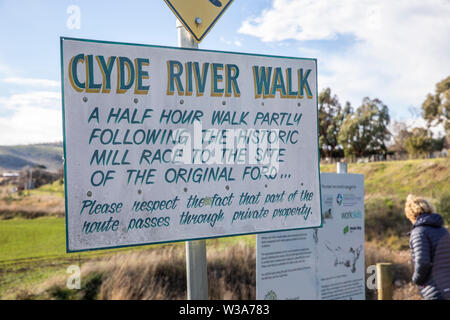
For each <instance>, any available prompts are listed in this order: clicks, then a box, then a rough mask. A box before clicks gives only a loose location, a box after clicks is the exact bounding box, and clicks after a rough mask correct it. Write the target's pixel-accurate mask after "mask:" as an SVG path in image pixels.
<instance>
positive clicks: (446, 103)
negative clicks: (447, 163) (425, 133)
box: [422, 76, 450, 145]
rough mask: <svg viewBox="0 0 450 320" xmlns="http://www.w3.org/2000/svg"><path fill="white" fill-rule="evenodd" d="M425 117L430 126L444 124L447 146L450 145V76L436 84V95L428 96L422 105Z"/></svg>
mask: <svg viewBox="0 0 450 320" xmlns="http://www.w3.org/2000/svg"><path fill="white" fill-rule="evenodd" d="M422 111H423V117H424V119H425V120H427V122H428V125H429V126H434V125H437V124H443V126H444V128H445V133H446V140H447V145H449V144H450V76H448V77H447V78H445V79H444V80H442V81H440V82H438V83H437V84H436V89H435V93H434V94H430V93H429V94H428V95H427V98H426V99H425V101H424V102H423V104H422Z"/></svg>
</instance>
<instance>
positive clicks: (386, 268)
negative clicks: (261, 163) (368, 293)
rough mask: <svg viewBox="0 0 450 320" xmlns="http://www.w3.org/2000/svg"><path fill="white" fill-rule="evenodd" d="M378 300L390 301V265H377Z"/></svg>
mask: <svg viewBox="0 0 450 320" xmlns="http://www.w3.org/2000/svg"><path fill="white" fill-rule="evenodd" d="M377 289H378V300H392V298H393V288H392V263H377Z"/></svg>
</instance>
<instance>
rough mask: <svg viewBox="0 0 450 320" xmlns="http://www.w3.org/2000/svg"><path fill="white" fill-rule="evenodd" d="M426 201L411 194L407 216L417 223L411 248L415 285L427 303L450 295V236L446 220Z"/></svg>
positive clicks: (408, 199) (406, 207)
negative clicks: (445, 225) (445, 223)
mask: <svg viewBox="0 0 450 320" xmlns="http://www.w3.org/2000/svg"><path fill="white" fill-rule="evenodd" d="M435 211H436V210H435V209H434V207H433V205H432V204H431V203H430V202H429V201H427V200H426V199H424V198H421V197H415V196H413V195H411V194H410V195H408V197H407V198H406V203H405V215H406V217H407V218H408V219H409V221H411V223H412V224H413V229H412V231H411V237H410V240H409V246H410V248H411V257H412V260H413V264H414V274H413V277H412V281H413V283H415V284H417V285H418V286H419V291H420V294H421V295H422V297H423V298H424V299H426V300H435V299H448V298H449V296H450V237H449V233H448V231H447V229H445V227H444V226H443V225H444V221H443V219H442V217H441V216H440V215H439V214H437V213H435Z"/></svg>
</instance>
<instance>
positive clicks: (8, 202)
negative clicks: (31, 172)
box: [0, 187, 65, 219]
mask: <svg viewBox="0 0 450 320" xmlns="http://www.w3.org/2000/svg"><path fill="white" fill-rule="evenodd" d="M10 189H11V188H10V187H9V188H6V187H3V188H1V190H0V219H12V218H17V217H22V218H27V219H33V218H38V217H42V216H55V217H64V212H65V207H64V198H63V197H61V195H59V194H55V193H50V192H49V193H44V192H39V191H33V192H28V191H25V192H21V193H20V194H19V193H12V192H11V191H10Z"/></svg>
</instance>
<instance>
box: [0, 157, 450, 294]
mask: <svg viewBox="0 0 450 320" xmlns="http://www.w3.org/2000/svg"><path fill="white" fill-rule="evenodd" d="M321 171H322V172H334V171H335V165H323V166H321ZM349 173H362V174H364V175H365V216H366V238H367V240H368V241H369V242H368V244H366V247H367V245H370V246H371V248H372V249H371V253H370V254H371V256H372V258H370V259H372V260H374V261H376V259H377V255H376V254H377V253H376V252H377V249H373V248H380V250H381V248H384V249H383V250H390V251H389V252H394V253H389V254H384V255H383V256H381V258H382V259H391V260H392V261H394V262H396V263H399V264H403V263H406V262H405V261H406V260H407V259H406V258H405V259H403V258H402V260H398V259H397V258H398V257H397V256H398V254H397V253H396V252H401V254H400V256H402V257H403V256H407V255H408V254H409V253H408V250H407V249H408V247H407V242H408V237H407V236H406V232H407V231H408V230H409V229H410V225H409V223H408V222H407V221H406V219H405V218H404V215H403V205H404V199H405V198H406V196H407V194H408V193H414V194H417V195H424V196H427V197H429V198H430V199H431V200H432V201H433V203H434V204H435V205H436V206H437V207H438V211H439V212H440V213H441V214H443V215H444V216H445V217H446V218H447V223H448V222H449V221H450V220H449V217H450V212H449V211H450V206H449V202H450V201H448V199H450V158H445V159H429V160H410V161H396V162H377V163H367V164H350V165H349ZM63 212H64V189H63V185H62V184H61V183H60V182H58V181H57V182H55V183H54V184H52V185H47V186H43V187H41V188H39V189H36V190H32V191H29V192H28V191H27V192H25V193H23V194H21V195H19V194H17V193H16V194H11V193H10V192H8V191H7V190H5V189H2V190H0V298H2V299H5V298H32V297H34V296H33V294H31V295H30V292H35V291H34V290H35V289H32V288H35V287H36V286H39V285H40V284H42V283H44V284H45V283H47V284H48V281H50V283H52V281H57V280H51V279H57V278H58V277H60V278H61V277H62V278H64V277H66V274H65V270H66V268H67V266H68V265H70V264H73V263H76V264H83V265H85V264H86V265H87V266H89V268H88V270H91V271H92V270H93V271H92V272H94V271H95V272H97V271H98V272H100V271H99V269H96V268H95V267H94V265H95V264H96V261H97V262H99V263H100V262H101V263H103V264H102V265H103V266H104V268H106V269H107V270H106V271H105V270H103V269H102V270H103V271H104V272H103V271H102V272H103V273H104V274H110V273H109V271H108V270H110V269H108V268H109V267H106V266H107V264H108V263H109V262H107V261H114V263H113V265H114V268H116V269H117V270H119V269H120V268H121V265H120V263H119V262H120V261H118V260H117V259H116V260H114V259H115V258H114V257H115V256H118V254H121V255H122V257H128V258H129V257H130V256H129V255H131V257H134V258H130V259H135V258H137V257H138V258H139V259H144V260H146V259H150V258H148V257H147V254H148V255H149V256H150V257H152V258H151V259H153V258H155V259H156V257H161V259H162V261H167V259H166V258H164V257H165V254H163V253H161V256H160V255H158V254H157V253H151V251H155V250H153V249H159V248H160V247H164V250H166V249H167V250H169V249H170V248H172V247H173V248H177V249H176V250H181V251H180V252H182V251H183V250H184V247H183V243H177V244H170V245H154V246H142V247H135V248H124V249H114V250H100V251H91V252H86V253H80V254H78V253H76V254H67V253H66V252H65V219H64V218H63V217H62V214H63ZM37 213H38V214H37ZM207 245H208V248H209V249H208V252H209V251H211V252H212V253H211V254H212V255H213V257H215V258H214V259H216V260H217V261H219V262H215V264H214V263H213V265H215V268H218V270H223V269H222V268H223V266H226V265H228V262H224V261H223V259H225V258H226V257H227V255H231V254H232V251H229V250H231V249H230V248H234V247H239V248H241V247H242V246H246V247H249V248H253V249H252V250H253V251H254V247H255V236H245V237H230V238H221V239H213V240H208V241H207ZM241 249H242V248H241ZM241 249H239V250H241ZM236 250H237V249H236ZM392 250H393V251H392ZM119 251H120V252H119ZM140 251H142V252H147V254H144V253H142V255H139V254H138V252H140ZM156 251H158V250H156ZM214 252H215V253H214ZM233 252H234V253H233V254H237V253H236V252H237V251H233ZM242 252H246V254H247V255H250V258H249V257H246V258H245V259H247V260H248V259H252V258H251V254H250V251H249V250H248V249H242ZM380 252H381V251H380ZM134 253H136V254H137V255H134V256H133V254H134ZM170 254H175V253H170ZM170 254H169V256H170ZM176 256H177V257H178V258H177V259H178V260H179V259H180V258H179V257H180V253H177V254H176ZM386 257H387V258H386ZM389 257H391V258H389ZM128 258H127V259H128ZM245 259H244V260H245ZM396 259H397V260H396ZM178 260H177V261H178ZM181 260H182V259H181ZM181 260H180V261H181ZM247 260H245V261H247ZM105 261H106V262H105ZM208 261H209V260H208ZM111 263H112V262H111ZM180 263H181V262H180ZM163 265H164V264H163ZM183 266H184V264H183ZM125 267H127V268H135V267H134V266H133V264H132V263H128V264H127V265H124V266H122V268H125ZM111 268H112V267H111ZM114 268H113V269H114ZM400 269H401V270H403V271H401V272H400V274H401V279H402V281H405V278H407V277H406V276H405V274H406V273H407V272H406V271H404V270H407V267H403V269H402V268H400ZM120 270H121V269H120ZM133 270H134V269H133ZM214 270H216V269H214ZM95 272H94V273H95ZM148 272H150V271H148ZM151 272H154V271H151ZM155 272H156V271H155ZM214 272H216V271H214ZM217 272H218V271H217ZM221 272H222V273H220V275H218V278H217V279H219V278H220V279H222V280H220V281H225V282H226V281H231V280H230V278H227V277H226V276H225V275H224V274H223V271H221ZM234 272H238V271H236V270H235V271H234ZM246 272H247V273H245V274H239V277H244V278H245V279H247V280H248V277H249V275H252V274H253V272H254V271H253V269H247V271H246ZM94 273H93V274H94ZM55 277H56V278H55ZM175 277H178V275H176V276H175ZM48 278H51V279H50V280H47V279H48ZM60 278H58V279H60ZM217 279H216V280H217ZM226 279H228V280H226ZM216 280H215V281H216ZM247 280H246V281H247ZM58 281H60V280H58ZM111 281H113V280H111ZM114 281H120V279H116V280H114ZM217 281H219V280H217ZM102 283H104V286H106V287H104V289H103V290H104V291H102V292H104V295H103V297H105V298H106V297H112V296H117V297H129V296H131V297H135V296H136V295H135V293H132V292H131V291H130V292H129V293H126V294H125V293H116V292H112V291H111V290H110V289H108V288H111V287H108V286H109V285H110V284H111V283H112V282H102ZM252 285H253V284H248V286H247V287H246V289H245V290H250V289H249V288H252ZM409 289H410V290H413V291H414V288H413V287H409ZM409 289H408V290H409ZM99 290H100V289H99ZM230 290H231V289H230ZM230 290H229V291H228V293H227V294H228V296H230V297H238V298H239V297H244V296H245V297H249V296H248V292H247V293H245V294H243V295H240V294H238V295H237V296H234V295H232V294H231V293H230V292H231V291H230ZM236 290H240V289H236ZM405 290H406V289H405ZM413 291H411V292H413ZM99 292H100V291H99ZM405 292H406V293H405V295H408V294H410V295H411V294H412V293H408V292H409V291H405ZM46 294H49V293H48V292H47V293H46ZM128 294H129V296H127V295H128ZM214 294H215V296H216V297H217V296H220V294H223V293H220V294H219V293H217V292H216V293H214ZM182 295H183V293H182V292H179V293H178V296H177V297H178V298H179V297H182ZM398 296H399V297H402V294H399V295H398ZM413 296H414V295H413ZM55 297H56V296H55Z"/></svg>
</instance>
